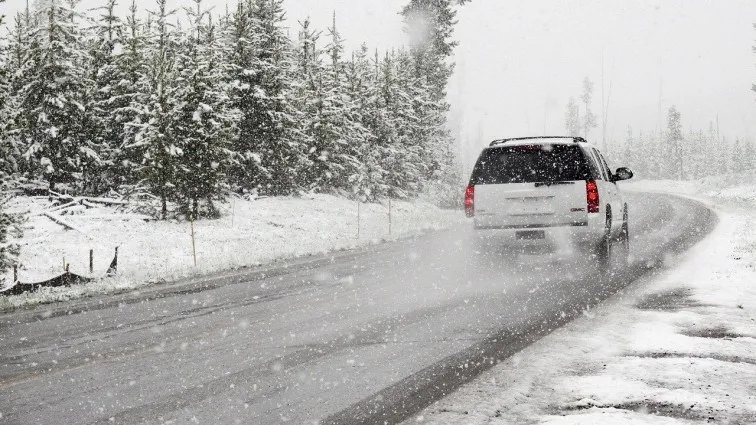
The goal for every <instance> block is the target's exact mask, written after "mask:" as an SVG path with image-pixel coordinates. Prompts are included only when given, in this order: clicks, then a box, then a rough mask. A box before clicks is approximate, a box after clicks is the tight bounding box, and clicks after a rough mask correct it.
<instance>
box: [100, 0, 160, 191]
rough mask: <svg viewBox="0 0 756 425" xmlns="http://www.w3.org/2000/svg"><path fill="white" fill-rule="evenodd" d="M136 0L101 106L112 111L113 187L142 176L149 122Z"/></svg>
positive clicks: (144, 41) (144, 54)
mask: <svg viewBox="0 0 756 425" xmlns="http://www.w3.org/2000/svg"><path fill="white" fill-rule="evenodd" d="M137 11H138V9H137V5H136V0H132V2H131V5H130V6H129V14H128V15H127V17H126V22H125V24H123V25H122V27H123V30H122V31H123V35H122V47H121V49H120V52H117V51H114V52H113V55H114V58H113V68H114V69H113V72H112V74H111V75H112V77H113V78H112V80H111V86H110V95H111V96H110V97H109V98H108V99H107V103H106V104H105V105H104V106H106V107H107V109H109V110H110V111H111V113H112V116H111V117H110V120H111V121H112V122H111V123H110V124H108V125H109V126H110V127H109V128H111V129H112V130H113V133H112V134H111V135H110V136H109V137H112V139H111V140H109V146H110V150H109V152H108V157H107V158H108V162H109V163H108V167H109V169H108V171H107V174H108V182H109V184H110V185H112V186H113V187H119V188H120V187H124V186H129V187H134V186H137V185H138V184H139V183H140V181H141V180H142V179H143V177H144V173H143V172H144V170H145V169H144V168H143V164H144V163H145V161H146V157H145V155H146V153H147V145H146V143H145V141H144V140H143V139H142V135H143V133H142V130H143V129H144V124H145V123H148V121H149V118H148V105H149V103H150V101H149V99H150V96H151V94H152V91H151V89H150V80H149V79H148V78H145V76H146V75H147V71H148V68H147V65H148V62H147V52H146V47H147V38H146V36H147V34H146V31H147V30H146V29H145V24H144V22H142V21H141V20H140V19H139V18H138V17H137Z"/></svg>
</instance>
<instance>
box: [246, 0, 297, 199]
mask: <svg viewBox="0 0 756 425" xmlns="http://www.w3.org/2000/svg"><path fill="white" fill-rule="evenodd" d="M246 7H247V10H248V11H249V14H250V18H251V25H252V33H253V34H254V39H253V40H252V43H253V44H252V55H253V57H252V61H251V63H250V64H249V65H250V66H251V68H244V69H242V70H241V72H242V73H244V74H247V75H246V77H247V78H245V80H247V81H245V82H240V84H239V87H241V88H243V89H245V90H246V91H247V93H246V96H245V98H244V101H245V102H244V105H242V107H241V108H240V112H241V114H242V118H241V121H240V123H239V137H238V140H237V143H236V151H237V152H238V153H240V155H241V158H242V159H243V160H244V162H243V163H242V164H241V169H242V170H243V174H242V175H241V176H240V177H239V176H238V175H239V174H240V173H238V172H237V180H238V183H237V184H238V185H239V186H240V187H241V188H243V189H247V190H251V189H258V190H259V191H260V192H261V193H263V194H267V195H287V194H290V193H293V192H294V191H296V190H297V178H296V175H297V171H298V170H299V169H300V168H301V164H302V162H303V160H304V158H303V152H302V146H301V145H300V143H299V137H298V135H297V134H296V133H297V125H296V122H297V119H298V117H297V116H296V115H297V111H296V110H294V109H293V105H291V104H290V103H289V102H288V98H289V96H290V95H291V90H292V86H291V85H292V76H291V74H290V72H291V70H292V67H293V64H292V52H291V50H292V48H291V45H290V41H289V39H288V37H287V35H286V31H285V28H284V19H285V16H284V10H283V0H251V1H250V2H248V3H247V6H246Z"/></svg>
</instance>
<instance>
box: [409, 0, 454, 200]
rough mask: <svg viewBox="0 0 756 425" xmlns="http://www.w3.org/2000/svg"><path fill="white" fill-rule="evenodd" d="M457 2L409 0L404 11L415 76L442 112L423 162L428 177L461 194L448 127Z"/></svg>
mask: <svg viewBox="0 0 756 425" xmlns="http://www.w3.org/2000/svg"><path fill="white" fill-rule="evenodd" d="M456 3H458V4H463V3H465V2H464V1H457V2H456ZM454 4H455V1H453V0H410V1H409V3H408V4H407V5H406V6H405V7H404V8H403V9H402V12H401V13H402V16H403V18H404V23H405V32H406V33H407V34H408V36H409V46H410V54H411V55H412V62H413V64H412V65H413V66H412V68H413V73H414V77H415V79H416V81H418V82H421V84H425V85H426V87H427V90H428V99H429V100H430V102H431V104H433V105H435V106H436V108H437V111H438V112H439V113H438V114H436V113H434V114H432V115H434V116H436V117H437V118H440V120H441V122H440V123H439V125H438V126H437V127H438V129H439V130H438V133H437V134H436V135H434V136H430V138H429V139H427V140H426V141H427V142H428V143H427V144H426V146H425V147H424V148H423V149H421V152H422V154H423V156H424V157H423V158H422V163H424V164H427V165H428V166H429V173H428V174H427V177H428V179H429V180H430V181H433V182H436V183H441V184H443V185H445V186H447V188H446V192H448V194H449V196H458V195H457V193H458V191H459V187H458V186H459V185H461V180H462V179H461V176H460V175H459V173H460V167H459V166H458V165H457V164H456V159H457V157H458V155H457V149H456V146H455V143H454V139H453V138H452V137H451V134H450V133H449V132H448V129H446V128H445V127H446V113H447V112H448V111H449V104H448V102H447V101H446V88H447V85H448V82H449V78H450V77H451V75H452V73H453V71H454V64H453V62H452V61H451V57H452V55H453V53H454V48H455V47H456V46H457V45H458V43H457V42H456V41H454V40H453V38H452V36H453V34H454V26H455V25H456V23H457V21H456V14H457V12H456V10H455V9H454ZM415 112H418V111H415ZM434 156H435V157H434Z"/></svg>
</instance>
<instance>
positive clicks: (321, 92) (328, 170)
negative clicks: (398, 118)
mask: <svg viewBox="0 0 756 425" xmlns="http://www.w3.org/2000/svg"><path fill="white" fill-rule="evenodd" d="M301 27H302V28H301V30H300V37H299V47H298V49H297V75H298V76H299V81H298V83H297V88H298V90H297V92H298V93H297V95H296V97H297V104H298V105H299V106H298V109H299V111H300V112H301V113H302V119H301V120H300V122H301V125H302V127H301V134H302V136H303V139H302V140H303V145H304V146H305V149H306V152H307V159H306V162H305V164H304V167H303V172H302V173H300V176H301V177H302V182H301V183H300V184H301V186H303V187H305V188H308V189H315V190H320V191H334V190H342V189H349V188H350V186H349V180H350V177H351V176H353V175H355V174H356V172H357V170H358V169H359V167H360V164H359V161H358V160H357V151H356V146H355V145H356V144H357V143H361V142H363V141H364V138H363V137H362V135H363V134H364V131H362V129H361V128H360V124H359V122H358V121H357V118H356V117H355V116H354V114H353V105H352V103H351V101H350V100H349V99H348V97H347V94H346V79H345V75H344V72H343V70H342V68H343V63H342V59H341V52H342V51H343V45H342V41H341V38H340V36H339V34H338V31H337V29H336V27H335V22H334V26H333V27H331V28H330V29H329V34H330V36H331V42H330V43H329V44H328V45H327V47H326V50H325V51H322V50H320V49H319V48H318V46H317V42H318V39H319V33H318V32H316V31H313V30H311V29H310V23H309V20H306V21H304V22H303V23H302V24H301ZM325 54H327V57H328V58H329V59H330V60H328V61H325V62H324V61H323V59H322V56H323V55H325Z"/></svg>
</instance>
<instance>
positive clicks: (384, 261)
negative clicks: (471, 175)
mask: <svg viewBox="0 0 756 425" xmlns="http://www.w3.org/2000/svg"><path fill="white" fill-rule="evenodd" d="M630 202H631V211H632V216H631V232H632V233H633V237H634V239H633V255H634V257H635V258H634V260H635V261H634V262H633V264H632V265H631V266H630V267H629V268H627V269H626V270H622V271H621V272H618V273H617V274H615V275H614V276H613V277H611V278H607V279H600V278H598V277H597V276H596V274H595V271H594V270H592V269H591V268H590V267H586V266H585V265H582V264H581V263H580V261H579V260H578V259H573V260H567V261H560V260H557V259H554V258H547V259H546V260H547V261H543V260H544V259H543V258H540V257H536V256H524V257H523V258H521V260H520V261H518V263H517V265H511V264H508V263H506V262H505V263H498V264H496V265H494V266H490V267H485V266H484V265H485V264H487V262H488V261H489V260H490V259H491V258H490V257H486V258H484V259H482V260H481V259H480V258H472V254H471V253H470V250H469V246H470V245H469V243H468V241H467V240H466V237H465V235H467V234H468V232H467V230H468V229H467V228H459V229H454V230H451V231H447V232H439V233H434V234H431V235H428V236H425V237H422V238H419V239H417V240H412V241H405V242H399V243H390V244H385V245H381V246H378V247H374V248H370V249H368V250H361V251H356V252H350V253H344V254H339V255H337V256H335V257H333V258H330V257H329V258H323V259H313V260H310V261H298V262H293V263H291V264H290V265H289V267H287V268H280V267H279V268H269V269H266V270H262V271H260V270H256V271H246V272H239V273H235V274H234V273H229V274H225V275H219V276H217V277H215V278H213V279H208V280H204V281H193V282H183V283H179V284H175V285H170V286H162V287H155V288H151V289H147V290H144V291H142V292H141V293H138V294H135V293H131V294H125V295H120V296H115V297H113V296H111V297H102V298H93V299H89V300H79V301H73V302H71V303H68V304H57V305H50V306H40V307H37V308H36V309H34V310H26V311H18V312H15V313H11V314H6V315H4V316H0V356H1V357H0V359H1V361H0V367H1V368H0V393H2V394H3V397H2V398H0V414H2V416H0V422H2V423H9V424H16V423H19V424H34V423H77V424H87V423H107V422H109V421H112V422H111V423H129V424H131V423H163V422H170V423H254V424H273V423H280V422H286V421H289V422H292V423H309V422H312V423H315V422H317V421H323V422H324V423H339V424H341V423H344V424H345V423H383V422H384V421H388V422H389V423H395V422H399V421H401V420H402V419H405V418H407V417H408V416H409V415H411V414H412V413H415V412H417V411H418V410H420V409H421V408H422V407H424V406H426V405H427V404H428V403H430V402H431V401H433V400H435V399H438V398H440V397H441V396H442V395H443V394H446V393H448V392H450V391H453V390H454V389H456V388H458V387H459V386H460V385H462V384H464V383H465V382H467V381H469V380H470V379H471V378H472V377H474V376H475V375H477V374H478V373H480V372H481V371H483V370H485V369H486V368H488V367H490V365H491V364H494V363H496V361H497V360H501V359H503V358H506V357H508V356H509V355H511V354H513V353H514V352H516V351H517V350H519V349H521V348H522V347H524V346H526V345H527V344H529V343H530V342H532V341H534V340H535V339H537V338H539V337H541V336H543V335H545V334H546V333H548V332H549V331H550V330H551V329H553V328H554V327H556V326H559V325H561V324H563V323H565V322H566V321H568V320H570V319H571V318H572V317H574V316H575V315H579V314H582V313H583V311H584V310H585V309H586V308H587V307H590V306H591V305H595V304H596V303H597V302H599V301H600V300H601V299H604V298H606V297H608V296H610V295H611V294H613V293H615V292H616V291H617V290H619V289H620V288H622V287H623V286H625V285H626V283H627V282H628V281H629V280H632V279H633V278H635V277H637V276H639V275H640V274H642V273H643V272H644V271H645V270H646V269H647V267H648V265H649V264H652V263H654V262H658V261H662V260H663V259H664V257H665V254H666V253H668V252H672V251H676V250H682V249H685V248H686V247H688V246H690V245H691V244H693V243H695V242H696V241H698V240H700V238H701V237H702V236H703V235H704V234H706V232H708V231H709V230H710V229H711V228H712V227H713V224H714V222H715V221H716V219H715V216H714V214H713V213H711V212H710V211H709V210H708V209H706V208H705V207H704V206H702V205H701V204H699V203H696V202H693V201H688V200H685V199H681V198H670V197H668V196H667V195H649V194H634V195H631V197H630ZM230 283H236V284H230Z"/></svg>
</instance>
